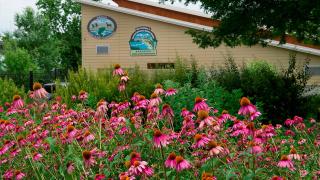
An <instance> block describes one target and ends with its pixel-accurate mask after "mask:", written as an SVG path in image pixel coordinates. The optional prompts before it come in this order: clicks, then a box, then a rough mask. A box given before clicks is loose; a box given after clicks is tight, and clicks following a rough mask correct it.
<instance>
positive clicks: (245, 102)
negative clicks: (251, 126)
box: [238, 97, 261, 120]
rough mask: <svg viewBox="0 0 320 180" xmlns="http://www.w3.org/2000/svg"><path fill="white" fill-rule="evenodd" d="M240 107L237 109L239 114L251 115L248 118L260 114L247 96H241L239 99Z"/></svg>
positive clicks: (251, 118)
mask: <svg viewBox="0 0 320 180" xmlns="http://www.w3.org/2000/svg"><path fill="white" fill-rule="evenodd" d="M240 106H241V107H240V109H239V111H238V114H239V115H243V116H251V117H250V120H253V119H254V118H256V117H258V116H260V115H261V113H260V112H258V111H257V108H256V106H255V105H253V104H251V102H250V100H249V99H248V98H247V97H242V98H241V100H240Z"/></svg>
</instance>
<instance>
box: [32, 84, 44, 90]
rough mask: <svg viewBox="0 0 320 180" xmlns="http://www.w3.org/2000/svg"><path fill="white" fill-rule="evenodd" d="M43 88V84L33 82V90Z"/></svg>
mask: <svg viewBox="0 0 320 180" xmlns="http://www.w3.org/2000/svg"><path fill="white" fill-rule="evenodd" d="M41 88H42V85H41V84H40V83H38V82H35V83H34V84H33V90H34V91H36V90H39V89H41Z"/></svg>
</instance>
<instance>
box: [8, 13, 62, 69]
mask: <svg viewBox="0 0 320 180" xmlns="http://www.w3.org/2000/svg"><path fill="white" fill-rule="evenodd" d="M15 22H16V26H17V27H18V30H16V31H15V32H14V39H15V40H16V41H17V46H19V47H20V48H23V49H25V50H26V51H28V53H29V54H30V55H31V57H32V59H33V61H34V63H35V64H36V65H37V67H38V68H39V69H40V70H44V71H47V72H48V71H51V70H52V69H54V68H59V67H61V62H62V58H61V53H62V49H61V48H60V47H61V44H62V42H61V40H59V39H58V38H57V37H55V36H54V34H53V32H52V30H51V27H50V26H49V20H48V19H47V18H45V17H44V16H43V15H42V14H39V13H36V12H35V11H34V10H33V9H32V8H26V9H25V10H24V11H23V12H22V13H21V14H17V15H16V17H15Z"/></svg>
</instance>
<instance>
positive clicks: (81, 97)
mask: <svg viewBox="0 0 320 180" xmlns="http://www.w3.org/2000/svg"><path fill="white" fill-rule="evenodd" d="M78 99H79V100H80V101H85V100H87V99H88V93H87V92H86V91H84V90H81V91H80V92H79V96H78Z"/></svg>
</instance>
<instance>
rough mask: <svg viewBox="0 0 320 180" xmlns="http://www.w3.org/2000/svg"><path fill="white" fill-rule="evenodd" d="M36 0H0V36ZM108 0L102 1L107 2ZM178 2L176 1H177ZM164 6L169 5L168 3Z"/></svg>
mask: <svg viewBox="0 0 320 180" xmlns="http://www.w3.org/2000/svg"><path fill="white" fill-rule="evenodd" d="M36 1H37V0H0V34H1V33H3V32H6V31H13V30H15V29H16V27H15V25H14V16H15V14H16V13H20V12H21V11H22V10H23V9H24V8H26V7H28V6H29V7H33V8H36V5H35V3H36ZM108 1H110V0H103V2H108ZM148 1H153V2H159V0H148ZM177 1H178V0H177ZM166 4H168V5H171V3H170V2H166ZM173 6H178V7H183V8H187V9H192V10H197V11H200V9H199V5H193V4H190V5H189V6H188V7H185V6H184V4H183V3H178V2H177V3H175V4H174V5H173Z"/></svg>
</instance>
